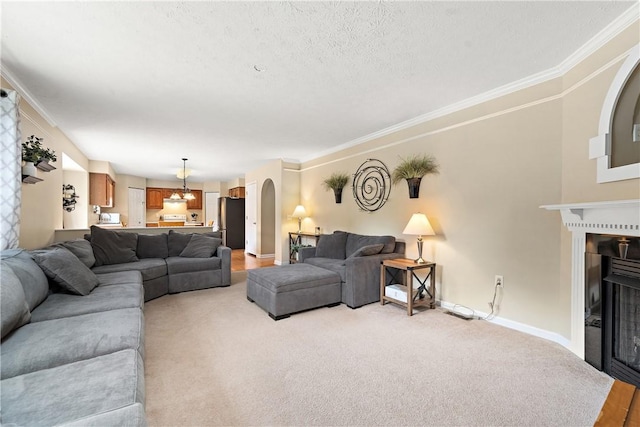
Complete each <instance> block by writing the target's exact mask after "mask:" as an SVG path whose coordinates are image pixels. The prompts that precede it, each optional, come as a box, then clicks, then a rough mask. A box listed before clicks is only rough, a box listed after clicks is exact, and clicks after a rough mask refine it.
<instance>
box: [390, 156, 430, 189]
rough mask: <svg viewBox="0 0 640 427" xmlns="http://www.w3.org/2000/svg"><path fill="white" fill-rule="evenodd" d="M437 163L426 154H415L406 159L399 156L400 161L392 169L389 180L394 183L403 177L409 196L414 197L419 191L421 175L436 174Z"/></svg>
mask: <svg viewBox="0 0 640 427" xmlns="http://www.w3.org/2000/svg"><path fill="white" fill-rule="evenodd" d="M438 172H439V171H438V163H437V162H436V159H435V158H434V157H433V156H431V155H428V154H423V155H415V156H412V157H409V158H407V159H403V158H401V162H400V164H399V165H398V166H396V168H395V169H394V170H393V173H392V174H391V180H392V182H393V183H394V184H397V183H398V182H400V181H402V180H403V179H405V180H406V181H407V185H408V186H409V198H410V199H416V198H418V196H419V193H420V182H421V181H422V177H424V176H425V175H428V174H437V173H438Z"/></svg>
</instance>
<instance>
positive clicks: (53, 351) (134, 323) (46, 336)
mask: <svg viewBox="0 0 640 427" xmlns="http://www.w3.org/2000/svg"><path fill="white" fill-rule="evenodd" d="M125 349H133V350H136V351H138V352H139V353H140V355H141V356H142V357H143V358H144V319H143V315H142V310H140V309H139V308H127V309H122V310H111V311H103V312H99V313H91V314H85V315H82V316H74V317H65V318H62V319H53V320H48V321H46V322H35V323H31V324H29V325H25V326H24V327H22V328H20V329H18V330H17V331H15V332H14V333H13V334H12V335H11V337H10V338H9V339H7V340H5V341H4V342H3V343H2V346H1V348H0V350H1V357H2V365H1V366H0V368H1V376H2V379H6V378H11V377H15V376H17V375H23V374H26V373H29V372H34V371H39V370H41V369H50V368H55V367H56V366H60V365H65V364H67V363H73V362H77V361H80V360H86V359H91V358H92V357H96V356H102V355H105V354H109V353H115V352H116V351H120V350H125Z"/></svg>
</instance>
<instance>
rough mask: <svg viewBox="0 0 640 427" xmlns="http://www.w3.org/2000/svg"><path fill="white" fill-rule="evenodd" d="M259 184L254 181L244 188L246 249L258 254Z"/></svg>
mask: <svg viewBox="0 0 640 427" xmlns="http://www.w3.org/2000/svg"><path fill="white" fill-rule="evenodd" d="M256 187H257V184H256V183H255V182H252V183H250V184H248V185H245V188H244V197H245V199H244V203H245V206H244V211H245V228H244V231H245V233H244V235H245V243H244V251H245V252H247V253H250V254H253V255H257V253H256V252H257V248H256V242H257V241H258V192H257V191H256Z"/></svg>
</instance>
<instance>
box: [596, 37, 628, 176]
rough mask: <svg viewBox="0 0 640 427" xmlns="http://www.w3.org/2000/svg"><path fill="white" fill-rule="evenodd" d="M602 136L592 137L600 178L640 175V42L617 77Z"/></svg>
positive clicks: (602, 119) (604, 112)
mask: <svg viewBox="0 0 640 427" xmlns="http://www.w3.org/2000/svg"><path fill="white" fill-rule="evenodd" d="M598 133H599V134H598V136H596V137H594V138H591V140H590V141H589V158H590V159H597V168H598V178H597V180H598V182H599V183H602V182H612V181H622V180H625V179H633V178H640V45H637V46H635V47H634V48H633V49H632V51H631V54H630V55H629V57H627V59H626V60H625V62H624V63H623V64H622V66H621V67H620V70H619V71H618V73H617V74H616V77H615V78H614V79H613V82H612V83H611V86H610V87H609V92H608V93H607V96H606V98H605V101H604V105H603V106H602V112H601V113H600V126H599V132H598Z"/></svg>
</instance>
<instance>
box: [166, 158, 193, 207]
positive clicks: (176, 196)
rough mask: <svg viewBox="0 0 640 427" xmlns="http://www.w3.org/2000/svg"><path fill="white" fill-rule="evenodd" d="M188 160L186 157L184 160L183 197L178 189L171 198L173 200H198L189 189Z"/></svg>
mask: <svg viewBox="0 0 640 427" xmlns="http://www.w3.org/2000/svg"><path fill="white" fill-rule="evenodd" d="M187 160H189V159H185V158H184V157H183V158H182V197H181V196H180V193H178V190H177V189H176V190H175V191H174V192H173V194H171V196H170V197H169V198H170V199H171V200H181V199H183V200H193V199H195V198H196V196H194V195H193V193H192V192H191V190H189V188H188V187H187Z"/></svg>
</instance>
